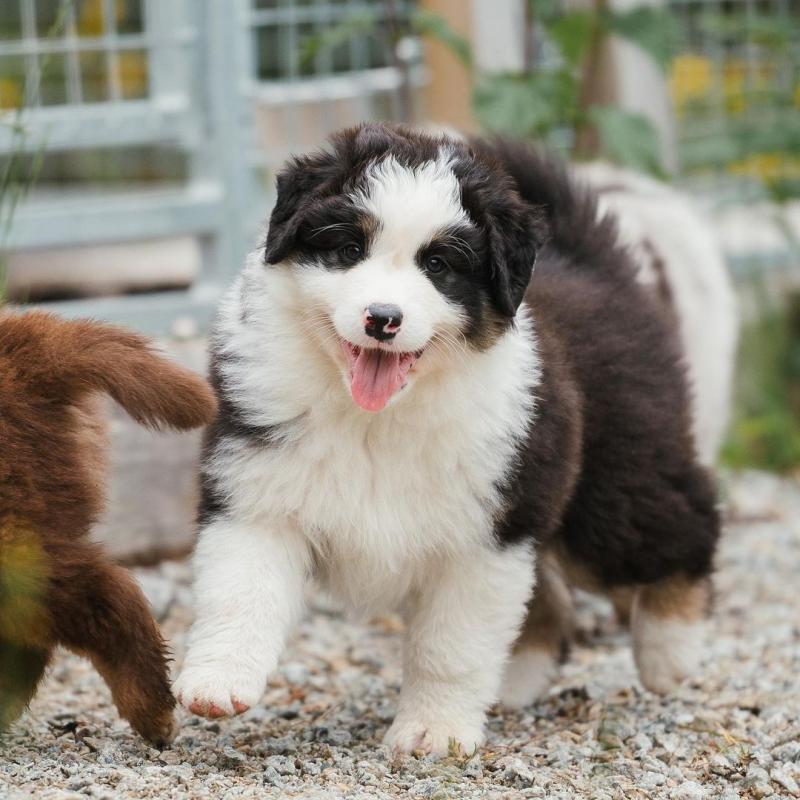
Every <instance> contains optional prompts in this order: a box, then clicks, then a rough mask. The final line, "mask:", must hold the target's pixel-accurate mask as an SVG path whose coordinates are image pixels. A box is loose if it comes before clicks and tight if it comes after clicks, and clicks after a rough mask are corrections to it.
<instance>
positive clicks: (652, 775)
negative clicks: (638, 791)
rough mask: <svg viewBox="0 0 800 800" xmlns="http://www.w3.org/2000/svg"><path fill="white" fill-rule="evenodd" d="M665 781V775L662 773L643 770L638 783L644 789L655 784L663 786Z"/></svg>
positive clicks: (650, 787)
mask: <svg viewBox="0 0 800 800" xmlns="http://www.w3.org/2000/svg"><path fill="white" fill-rule="evenodd" d="M666 782H667V777H666V775H662V774H661V773H660V772H645V773H644V775H642V777H641V779H640V783H641V785H642V786H643V787H644V788H645V789H654V788H655V787H656V786H663V785H664V784H665V783H666Z"/></svg>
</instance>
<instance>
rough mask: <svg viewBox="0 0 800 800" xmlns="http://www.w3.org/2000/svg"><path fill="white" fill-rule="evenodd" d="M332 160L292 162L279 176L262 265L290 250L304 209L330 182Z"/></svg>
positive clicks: (315, 158) (326, 157)
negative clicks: (276, 195)
mask: <svg viewBox="0 0 800 800" xmlns="http://www.w3.org/2000/svg"><path fill="white" fill-rule="evenodd" d="M335 165H336V159H335V158H334V156H333V155H332V154H330V153H324V152H323V153H318V154H315V155H311V156H303V157H302V158H294V159H292V160H291V161H290V162H289V163H288V164H287V165H286V166H285V167H284V168H283V169H282V170H281V171H280V172H279V173H278V180H277V189H278V197H277V200H276V201H275V206H274V207H273V209H272V214H271V215H270V218H269V231H268V232H267V242H266V245H265V249H264V262H265V263H266V264H277V263H278V262H279V261H283V260H284V259H285V258H286V257H287V256H288V255H289V254H290V253H291V252H292V250H293V248H294V246H295V242H296V240H297V232H298V230H299V228H300V225H301V224H302V222H303V219H305V216H306V214H307V212H308V210H309V209H310V208H311V206H312V205H313V203H314V202H315V201H316V200H319V199H320V197H321V196H323V195H324V194H325V193H326V192H325V189H326V187H328V189H329V191H330V184H331V182H332V181H333V179H334V177H335V173H336V169H335Z"/></svg>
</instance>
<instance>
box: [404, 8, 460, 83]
mask: <svg viewBox="0 0 800 800" xmlns="http://www.w3.org/2000/svg"><path fill="white" fill-rule="evenodd" d="M409 22H410V23H411V30H413V31H414V32H415V33H416V34H418V35H419V36H426V37H429V38H431V39H436V40H437V41H439V42H441V43H442V44H443V45H444V46H445V47H447V49H448V50H450V52H451V53H452V54H453V55H454V56H455V57H456V58H457V59H458V60H459V61H460V62H461V63H462V64H463V65H464V66H465V67H467V69H471V68H472V48H471V47H470V45H469V42H468V41H467V40H466V39H465V38H464V37H463V36H460V35H459V34H458V33H456V32H455V31H454V30H453V29H452V28H451V27H450V25H449V23H448V22H447V20H446V19H445V18H444V17H441V16H439V15H438V14H434V13H432V12H431V11H426V10H425V9H424V8H419V9H415V10H414V11H412V12H411V16H410V18H409Z"/></svg>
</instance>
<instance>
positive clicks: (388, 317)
mask: <svg viewBox="0 0 800 800" xmlns="http://www.w3.org/2000/svg"><path fill="white" fill-rule="evenodd" d="M402 322H403V312H402V311H401V310H400V306H395V305H391V304H387V303H372V304H371V305H370V306H369V307H368V308H367V310H366V311H365V312H364V333H366V334H367V336H372V337H373V338H374V339H377V340H378V341H379V342H386V341H388V340H389V339H394V337H395V335H396V334H397V331H399V330H400V325H401V323H402Z"/></svg>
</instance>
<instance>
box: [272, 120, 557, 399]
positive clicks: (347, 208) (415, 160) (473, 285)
mask: <svg viewBox="0 0 800 800" xmlns="http://www.w3.org/2000/svg"><path fill="white" fill-rule="evenodd" d="M542 239H543V222H542V216H541V215H540V213H539V212H538V211H537V210H535V209H533V208H532V207H530V206H528V205H527V204H526V203H524V202H523V201H522V199H521V198H520V197H519V195H518V194H517V192H516V190H515V189H514V187H513V184H512V182H511V179H510V178H509V177H508V176H507V175H505V174H504V173H503V172H502V171H500V170H499V168H497V167H496V166H495V165H493V164H490V163H488V162H487V161H485V160H482V159H481V158H480V157H479V156H477V155H476V154H475V153H474V152H473V151H472V150H471V149H470V148H469V146H468V145H466V144H464V143H461V142H457V141H453V140H450V139H447V138H434V137H431V136H427V135H424V134H420V133H416V132H412V131H410V130H407V129H403V128H392V127H388V126H385V125H365V126H362V127H359V128H354V129H350V130H346V131H343V132H342V133H339V134H337V135H336V136H334V137H333V139H332V140H331V147H330V148H329V149H328V150H326V151H322V152H319V153H316V154H313V155H309V156H305V157H302V158H297V159H294V160H293V161H292V162H291V163H290V164H289V165H288V166H287V167H286V168H285V169H284V170H283V171H282V172H281V173H280V175H279V176H278V199H277V203H276V205H275V208H274V210H273V213H272V217H271V219H270V227H269V234H268V236H267V243H266V248H265V262H266V263H267V264H268V265H281V266H282V267H284V268H286V269H289V270H291V273H292V277H293V280H294V282H295V284H296V287H297V289H298V295H299V297H300V304H301V308H302V311H303V312H304V319H303V320H302V321H301V324H303V325H304V326H305V328H304V331H303V335H309V336H315V337H318V339H319V341H320V343H321V345H322V346H323V347H325V348H326V349H327V350H328V351H329V352H330V355H331V357H332V358H334V359H335V360H336V361H337V362H338V364H339V367H340V369H341V371H342V375H343V377H344V379H345V382H346V383H347V385H348V387H349V388H350V391H351V393H352V396H353V399H354V400H355V402H356V403H358V404H359V405H360V406H361V407H362V408H365V409H367V410H369V411H380V410H382V409H383V408H385V407H386V405H388V404H389V403H390V402H391V401H392V400H393V399H394V398H395V397H396V395H397V394H398V392H400V390H401V389H404V388H407V387H409V386H410V385H411V384H412V383H413V381H414V380H415V379H416V378H417V377H418V376H420V375H422V374H424V373H425V372H429V371H435V370H437V369H445V368H448V367H453V366H456V365H459V364H460V363H462V362H463V358H462V357H461V356H463V353H459V352H458V351H459V349H461V348H464V347H467V348H473V349H478V350H480V349H486V348H488V347H490V346H491V345H492V344H493V343H494V342H495V341H496V339H497V338H498V337H499V336H500V335H501V334H502V333H503V331H504V330H505V329H506V328H507V327H508V326H509V325H510V324H512V321H513V319H514V316H515V314H516V312H517V309H518V307H519V305H520V303H521V302H522V298H523V295H524V292H525V288H526V287H527V285H528V281H529V279H530V275H531V269H532V267H533V262H534V260H535V257H536V249H537V247H538V246H539V244H540V242H541V241H542Z"/></svg>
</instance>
